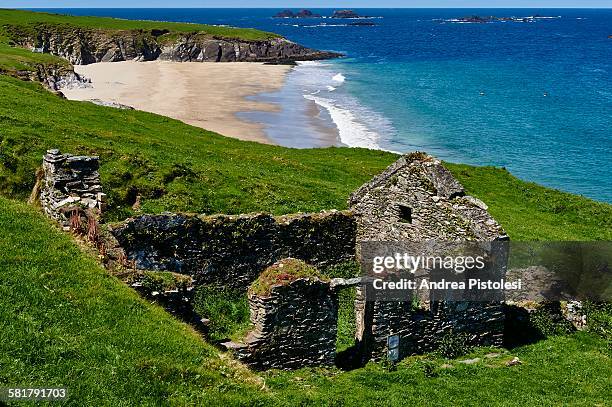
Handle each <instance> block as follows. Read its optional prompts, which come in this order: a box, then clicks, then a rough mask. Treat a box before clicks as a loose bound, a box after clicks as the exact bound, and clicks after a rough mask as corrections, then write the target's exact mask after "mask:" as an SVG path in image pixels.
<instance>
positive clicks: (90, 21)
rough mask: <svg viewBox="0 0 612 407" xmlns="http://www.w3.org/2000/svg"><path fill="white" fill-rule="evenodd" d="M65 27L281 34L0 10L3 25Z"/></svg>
mask: <svg viewBox="0 0 612 407" xmlns="http://www.w3.org/2000/svg"><path fill="white" fill-rule="evenodd" d="M41 23H44V24H62V25H70V26H74V27H80V28H93V29H101V30H154V29H156V30H169V31H171V32H180V33H193V32H199V33H204V34H210V35H214V36H218V37H223V38H235V39H241V40H267V39H271V38H278V37H280V36H279V35H278V34H274V33H269V32H265V31H260V30H255V29H252V28H235V27H220V26H213V25H205V24H192V23H173V22H164V21H140V20H123V19H118V18H109V17H85V16H84V17H78V16H69V15H62V14H51V13H39V12H33V11H26V10H8V9H0V25H16V26H31V25H34V24H41Z"/></svg>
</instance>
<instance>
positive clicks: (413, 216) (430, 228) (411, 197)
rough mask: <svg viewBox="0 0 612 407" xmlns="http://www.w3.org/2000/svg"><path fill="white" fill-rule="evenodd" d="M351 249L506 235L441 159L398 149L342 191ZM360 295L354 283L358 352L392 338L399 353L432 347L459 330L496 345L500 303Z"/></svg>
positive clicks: (370, 352) (380, 349)
mask: <svg viewBox="0 0 612 407" xmlns="http://www.w3.org/2000/svg"><path fill="white" fill-rule="evenodd" d="M349 207H350V208H351V210H352V211H353V213H354V216H355V219H356V222H357V236H356V241H357V251H358V252H359V251H360V250H361V247H362V245H363V244H366V242H401V241H412V242H422V241H436V242H465V241H482V242H491V241H498V240H502V241H503V240H508V236H507V235H506V234H505V232H504V231H503V229H502V227H501V226H500V225H499V224H498V223H497V222H496V221H495V220H494V219H493V218H492V217H491V215H489V213H488V212H487V206H486V205H485V204H484V203H483V202H482V201H480V200H478V199H476V198H474V197H471V196H468V195H466V193H465V190H464V189H463V187H462V186H461V184H460V183H459V182H458V181H457V180H456V179H455V178H454V177H453V176H452V174H451V173H450V171H448V170H447V169H446V168H445V167H444V166H443V165H442V163H441V162H440V161H439V160H437V159H435V158H433V157H431V156H428V155H426V154H424V153H412V154H408V155H406V156H403V157H402V158H400V159H399V160H397V161H396V162H395V163H393V164H392V165H391V166H389V167H388V168H387V169H386V170H385V171H384V172H383V173H381V174H380V175H378V176H376V177H374V179H372V181H370V182H369V183H367V184H365V185H363V186H362V187H361V188H359V189H358V190H357V191H356V192H355V193H353V194H352V195H351V197H350V198H349ZM421 300H422V301H421V302H420V304H419V306H418V307H416V308H415V306H414V304H413V303H412V301H392V302H391V301H382V300H372V299H368V294H367V290H366V289H365V286H363V285H362V286H360V287H358V290H357V299H356V305H355V308H356V312H357V316H356V318H357V333H356V339H357V341H358V343H359V346H360V347H361V352H362V354H363V357H364V358H365V359H370V358H374V359H381V358H384V357H386V356H387V355H388V352H389V346H388V341H389V339H390V338H391V337H395V340H396V341H399V344H396V347H397V348H396V349H397V350H398V351H399V355H395V357H397V358H399V359H401V358H403V357H405V356H408V355H412V354H418V353H423V352H427V351H431V350H433V349H434V348H435V347H436V345H437V342H438V340H439V339H440V338H441V337H442V336H444V335H446V334H451V335H452V334H457V333H459V332H464V333H466V334H468V335H469V341H470V344H471V345H497V346H501V345H502V340H503V331H504V312H503V306H502V304H501V303H482V302H453V303H450V302H445V301H431V300H430V299H429V298H425V299H422V298H421Z"/></svg>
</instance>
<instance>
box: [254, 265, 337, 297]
mask: <svg viewBox="0 0 612 407" xmlns="http://www.w3.org/2000/svg"><path fill="white" fill-rule="evenodd" d="M302 278H305V279H316V280H328V277H326V276H324V275H322V274H321V273H319V272H318V270H317V269H316V268H315V267H313V266H310V265H308V264H306V263H304V262H303V261H302V260H298V259H285V260H281V261H278V262H276V263H275V264H273V265H272V266H270V267H268V268H267V269H265V270H264V271H263V272H262V273H261V274H260V275H259V277H258V278H257V280H255V281H254V282H253V284H251V286H250V287H249V292H250V293H253V294H256V295H260V296H266V295H269V294H270V293H271V292H272V289H273V288H274V287H275V286H277V285H286V284H290V283H291V282H293V281H296V280H299V279H302Z"/></svg>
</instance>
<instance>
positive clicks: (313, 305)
mask: <svg viewBox="0 0 612 407" xmlns="http://www.w3.org/2000/svg"><path fill="white" fill-rule="evenodd" d="M292 267H293V268H302V269H304V270H309V272H310V273H309V274H311V275H310V276H306V277H299V278H295V279H292V278H291V277H292V276H291V271H289V270H288V269H290V268H292ZM284 270H287V271H284ZM266 279H270V280H271V281H265V280H266ZM283 279H286V280H288V281H283ZM262 280H264V281H263V282H262ZM248 296H249V307H250V312H251V323H252V324H253V330H252V331H250V332H249V333H248V334H247V336H246V338H245V340H244V343H235V342H227V343H224V344H223V346H224V347H225V348H227V349H230V350H232V351H233V352H234V354H235V355H236V356H237V358H238V359H239V360H240V361H242V362H244V363H245V364H247V365H249V366H250V367H252V368H254V369H257V370H265V369H298V368H301V367H306V366H334V364H335V359H336V331H337V325H338V296H337V293H335V292H334V291H333V289H332V286H331V284H330V281H328V280H326V279H324V278H321V277H320V276H317V273H316V270H315V269H314V268H313V267H310V266H307V265H306V264H305V263H303V262H301V261H299V260H296V259H285V260H282V261H280V262H277V263H276V264H274V265H272V266H271V267H269V268H268V269H267V270H266V271H264V272H263V273H262V275H261V276H260V278H259V279H258V280H257V281H256V282H255V283H254V284H253V285H252V286H251V288H250V289H249V293H248Z"/></svg>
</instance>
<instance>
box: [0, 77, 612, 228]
mask: <svg viewBox="0 0 612 407" xmlns="http://www.w3.org/2000/svg"><path fill="white" fill-rule="evenodd" d="M52 147H59V148H60V149H62V150H63V151H65V152H71V153H82V154H98V155H100V157H101V161H102V168H101V173H102V181H103V184H104V188H105V191H106V192H107V193H108V194H109V203H110V206H111V207H112V208H113V209H112V210H111V212H110V213H109V214H108V216H107V219H109V220H112V219H120V218H125V217H127V216H129V215H133V214H134V211H133V210H132V209H131V206H132V204H133V203H134V201H135V199H136V196H137V195H141V196H142V205H141V208H142V211H143V212H151V213H159V212H162V211H190V212H201V213H232V214H235V213H243V212H255V211H264V212H271V213H275V214H282V213H291V212H299V211H305V212H313V211H320V210H323V209H331V208H336V209H342V208H345V207H346V200H347V198H348V196H349V194H350V193H351V192H352V191H354V190H355V189H357V188H358V187H359V186H360V185H362V184H363V183H365V182H367V181H368V180H369V179H370V178H371V177H372V176H374V175H375V174H377V173H379V172H380V171H382V170H383V169H384V168H385V167H386V166H387V165H389V164H390V163H392V162H393V161H394V160H395V159H396V158H397V156H396V155H394V154H390V153H385V152H381V151H373V150H365V149H349V148H329V149H306V150H296V149H289V148H283V147H278V146H269V145H262V144H257V143H251V142H244V141H239V140H235V139H230V138H226V137H222V136H220V135H218V134H215V133H212V132H208V131H205V130H201V129H198V128H195V127H191V126H188V125H185V124H183V123H181V122H179V121H176V120H173V119H169V118H166V117H162V116H157V115H154V114H149V113H144V112H137V111H122V110H117V109H112V108H104V107H100V106H96V105H93V104H91V103H85V102H74V101H67V100H63V99H60V98H58V97H57V96H55V95H52V94H51V93H49V92H47V91H45V90H44V89H42V88H41V87H40V86H39V85H37V84H35V83H26V82H22V81H19V80H16V79H12V78H8V77H5V76H0V193H1V194H4V195H6V196H11V197H15V198H20V199H25V198H26V197H27V196H28V195H29V193H30V190H31V188H32V187H33V185H34V173H35V170H36V168H37V167H39V166H40V164H41V160H42V155H43V154H44V152H45V150H46V149H48V148H52ZM449 168H450V169H451V170H452V171H453V172H454V173H455V175H456V176H457V177H458V178H459V180H460V181H461V182H462V183H463V184H464V185H465V186H466V188H467V190H468V192H470V193H471V194H473V195H474V196H476V197H478V198H481V199H482V200H484V201H485V202H486V203H487V204H488V205H489V206H490V210H491V212H492V214H493V215H494V216H495V217H496V218H497V219H498V220H499V221H500V222H501V223H502V225H503V226H504V227H505V228H506V230H507V231H508V233H509V234H510V236H511V237H512V238H514V239H522V240H529V239H549V240H593V239H596V240H609V239H611V238H612V224H611V222H612V206H611V205H608V204H603V203H597V202H594V201H591V200H588V199H585V198H582V197H579V196H575V195H571V194H567V193H562V192H559V191H554V190H551V189H547V188H544V187H541V186H538V185H535V184H531V183H526V182H523V181H520V180H518V179H516V178H514V177H512V175H510V174H509V173H508V172H507V171H505V170H502V169H495V168H490V167H483V168H478V167H470V166H465V165H454V164H452V165H451V164H449Z"/></svg>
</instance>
